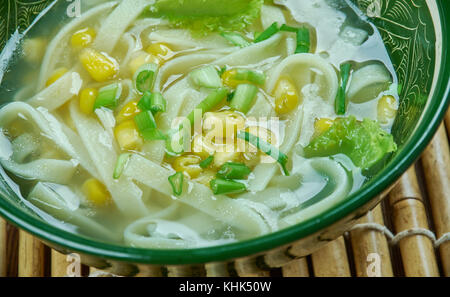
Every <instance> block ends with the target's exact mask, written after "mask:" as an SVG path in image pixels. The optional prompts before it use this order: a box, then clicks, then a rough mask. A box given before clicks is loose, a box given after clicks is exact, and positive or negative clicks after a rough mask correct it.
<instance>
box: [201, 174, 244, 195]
mask: <svg viewBox="0 0 450 297" xmlns="http://www.w3.org/2000/svg"><path fill="white" fill-rule="evenodd" d="M209 185H210V186H211V189H212V191H213V193H214V195H222V194H236V193H242V192H244V191H245V190H247V187H246V186H245V184H243V183H240V182H237V181H233V180H226V179H222V178H215V179H213V180H211V182H210V183H209Z"/></svg>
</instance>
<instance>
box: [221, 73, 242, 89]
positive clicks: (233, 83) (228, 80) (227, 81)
mask: <svg viewBox="0 0 450 297" xmlns="http://www.w3.org/2000/svg"><path fill="white" fill-rule="evenodd" d="M236 72H237V70H236V69H230V70H227V71H225V72H224V73H223V74H222V82H223V84H224V85H226V86H229V87H230V88H236V87H237V85H239V84H242V83H244V82H243V81H240V80H235V79H233V77H235V75H236Z"/></svg>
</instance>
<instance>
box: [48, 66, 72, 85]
mask: <svg viewBox="0 0 450 297" xmlns="http://www.w3.org/2000/svg"><path fill="white" fill-rule="evenodd" d="M67 71H69V70H68V69H67V68H65V67H61V68H58V69H56V70H55V71H54V72H53V74H52V75H51V76H50V77H49V78H48V80H47V82H46V83H45V86H46V87H48V86H50V85H51V84H53V83H54V82H56V81H57V80H58V79H60V78H61V77H62V76H63V75H64V74H66V73H67Z"/></svg>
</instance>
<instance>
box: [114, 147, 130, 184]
mask: <svg viewBox="0 0 450 297" xmlns="http://www.w3.org/2000/svg"><path fill="white" fill-rule="evenodd" d="M130 156H131V154H130V153H123V154H120V155H119V157H117V161H116V166H115V167H114V173H113V178H114V179H119V178H120V176H121V175H122V172H123V170H124V169H125V166H126V165H127V162H128V159H129V158H130Z"/></svg>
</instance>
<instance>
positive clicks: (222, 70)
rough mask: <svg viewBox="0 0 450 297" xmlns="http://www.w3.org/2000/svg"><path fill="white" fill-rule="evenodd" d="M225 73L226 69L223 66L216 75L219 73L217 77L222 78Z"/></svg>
mask: <svg viewBox="0 0 450 297" xmlns="http://www.w3.org/2000/svg"><path fill="white" fill-rule="evenodd" d="M225 71H227V67H226V66H223V67H221V68H220V69H219V70H218V71H217V73H219V75H220V76H222V74H224V73H225Z"/></svg>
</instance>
